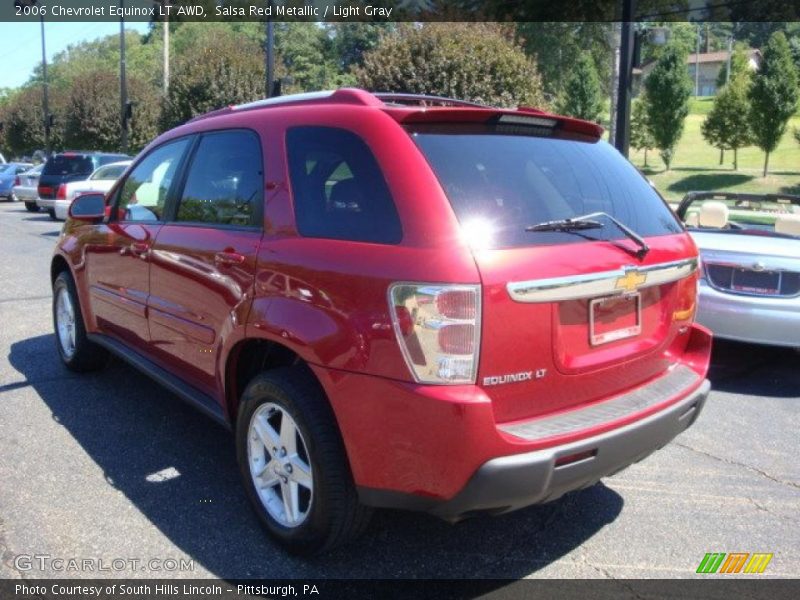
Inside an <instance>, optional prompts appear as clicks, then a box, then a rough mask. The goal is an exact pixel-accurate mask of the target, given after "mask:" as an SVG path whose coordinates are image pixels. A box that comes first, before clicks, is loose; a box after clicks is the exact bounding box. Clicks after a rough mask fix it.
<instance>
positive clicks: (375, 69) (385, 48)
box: [356, 23, 544, 107]
mask: <svg viewBox="0 0 800 600" xmlns="http://www.w3.org/2000/svg"><path fill="white" fill-rule="evenodd" d="M356 76H357V79H358V82H359V84H360V85H361V86H363V87H365V88H367V89H371V90H375V91H387V92H401V93H413V94H433V95H439V96H446V97H449V98H458V99H461V100H470V101H473V102H480V103H485V104H491V105H497V106H508V107H512V106H517V105H519V104H525V105H534V106H535V105H542V104H543V103H544V99H543V96H542V92H541V88H542V86H541V79H540V77H539V73H538V71H537V68H536V63H535V61H534V60H533V59H532V58H529V57H527V56H525V54H524V52H523V51H522V49H521V48H520V46H518V45H517V44H516V43H515V42H514V41H513V37H512V31H511V30H510V29H508V28H506V27H505V26H503V25H499V24H495V23H430V24H426V25H423V26H421V27H416V26H413V25H405V26H400V27H398V29H397V30H396V31H395V32H394V33H391V34H388V35H386V36H384V37H382V38H381V40H380V42H379V43H378V45H377V47H375V49H374V50H371V51H369V52H367V53H366V54H365V55H364V64H363V66H362V67H360V68H357V69H356Z"/></svg>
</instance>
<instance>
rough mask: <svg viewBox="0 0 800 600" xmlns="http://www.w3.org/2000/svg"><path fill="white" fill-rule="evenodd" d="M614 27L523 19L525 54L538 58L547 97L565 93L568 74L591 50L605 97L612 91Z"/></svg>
mask: <svg viewBox="0 0 800 600" xmlns="http://www.w3.org/2000/svg"><path fill="white" fill-rule="evenodd" d="M611 29H612V26H611V24H609V23H600V22H582V23H580V22H577V23H576V22H566V21H565V22H521V23H517V24H516V37H517V40H518V42H519V43H520V44H521V45H522V48H523V49H524V51H525V53H526V54H527V55H528V56H531V57H533V58H534V59H535V60H536V65H537V67H538V69H539V73H540V75H541V77H542V90H543V91H544V93H545V95H546V96H547V97H559V96H561V95H562V93H563V92H564V86H565V85H566V82H567V75H568V74H569V73H570V70H571V69H572V66H573V65H574V64H575V61H577V60H578V57H579V56H581V55H584V54H586V53H589V54H590V55H591V57H592V60H593V61H594V65H595V68H596V70H597V72H598V73H600V74H602V76H601V77H600V85H601V90H602V92H603V94H604V96H607V95H608V94H609V93H610V92H611V87H612V82H611V78H610V77H609V76H608V75H609V74H610V73H611V58H612V55H613V51H612V44H611Z"/></svg>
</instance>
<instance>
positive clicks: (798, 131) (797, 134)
mask: <svg viewBox="0 0 800 600" xmlns="http://www.w3.org/2000/svg"><path fill="white" fill-rule="evenodd" d="M793 133H794V139H795V141H796V142H797V143H798V144H800V128H797V127H795V128H794V132H793Z"/></svg>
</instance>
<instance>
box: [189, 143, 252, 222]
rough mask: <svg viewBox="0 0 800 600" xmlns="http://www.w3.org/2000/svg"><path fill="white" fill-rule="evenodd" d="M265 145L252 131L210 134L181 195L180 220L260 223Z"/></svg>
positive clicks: (200, 144) (201, 146) (197, 154)
mask: <svg viewBox="0 0 800 600" xmlns="http://www.w3.org/2000/svg"><path fill="white" fill-rule="evenodd" d="M262 164H263V163H262V160H261V144H260V142H259V140H258V136H256V134H255V133H252V132H249V131H224V132H219V133H210V134H206V135H204V136H203V137H202V139H201V140H200V143H199V144H198V146H197V151H196V152H195V155H194V158H193V159H192V164H191V166H190V167H189V172H188V175H187V178H186V185H185V186H184V189H183V193H182V194H181V199H180V203H179V204H178V212H177V216H176V221H183V222H190V223H213V224H217V225H234V226H240V227H241V226H251V225H256V222H255V221H256V216H257V215H258V213H259V211H258V210H257V209H258V207H259V205H260V204H261V202H262V200H263V191H262V190H263V188H264V172H263V166H262Z"/></svg>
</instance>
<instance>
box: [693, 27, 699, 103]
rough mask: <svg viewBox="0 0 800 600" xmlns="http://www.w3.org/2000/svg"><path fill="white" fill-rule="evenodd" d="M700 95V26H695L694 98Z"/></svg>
mask: <svg viewBox="0 0 800 600" xmlns="http://www.w3.org/2000/svg"><path fill="white" fill-rule="evenodd" d="M699 95H700V25H698V26H697V52H695V54H694V97H695V98H697V97H698V96H699Z"/></svg>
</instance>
